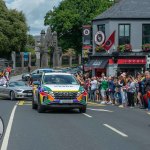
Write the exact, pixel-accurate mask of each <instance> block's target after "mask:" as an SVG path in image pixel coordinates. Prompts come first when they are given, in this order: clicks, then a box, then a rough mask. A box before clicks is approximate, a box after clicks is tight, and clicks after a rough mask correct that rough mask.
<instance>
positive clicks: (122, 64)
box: [108, 57, 146, 76]
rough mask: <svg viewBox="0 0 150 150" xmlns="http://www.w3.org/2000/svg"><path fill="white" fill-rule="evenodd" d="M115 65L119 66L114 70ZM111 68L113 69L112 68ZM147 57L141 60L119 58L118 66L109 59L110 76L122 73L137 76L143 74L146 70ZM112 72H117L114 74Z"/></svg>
mask: <svg viewBox="0 0 150 150" xmlns="http://www.w3.org/2000/svg"><path fill="white" fill-rule="evenodd" d="M114 65H116V66H117V69H116V70H115V69H113V67H114ZM110 66H111V67H110ZM145 66H146V57H140V58H136V57H134V58H119V59H118V61H117V64H114V62H113V59H109V65H108V67H109V68H111V69H109V70H108V71H109V75H119V74H121V73H122V72H126V73H127V74H130V75H133V76H135V75H136V74H137V73H138V72H140V73H143V71H144V70H145V69H146V68H145ZM112 70H113V71H114V70H115V71H116V72H112Z"/></svg>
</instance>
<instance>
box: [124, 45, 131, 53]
mask: <svg viewBox="0 0 150 150" xmlns="http://www.w3.org/2000/svg"><path fill="white" fill-rule="evenodd" d="M125 51H126V52H131V51H132V46H131V44H125Z"/></svg>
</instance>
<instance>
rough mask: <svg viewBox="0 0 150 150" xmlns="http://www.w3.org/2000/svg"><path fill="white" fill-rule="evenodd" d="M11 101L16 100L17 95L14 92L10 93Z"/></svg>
mask: <svg viewBox="0 0 150 150" xmlns="http://www.w3.org/2000/svg"><path fill="white" fill-rule="evenodd" d="M10 100H11V101H13V100H15V93H14V92H13V91H11V92H10Z"/></svg>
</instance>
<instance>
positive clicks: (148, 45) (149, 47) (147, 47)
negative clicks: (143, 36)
mask: <svg viewBox="0 0 150 150" xmlns="http://www.w3.org/2000/svg"><path fill="white" fill-rule="evenodd" d="M142 50H143V51H150V44H144V45H142Z"/></svg>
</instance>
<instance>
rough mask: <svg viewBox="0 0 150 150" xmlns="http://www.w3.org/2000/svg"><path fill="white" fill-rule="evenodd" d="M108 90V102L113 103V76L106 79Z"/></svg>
mask: <svg viewBox="0 0 150 150" xmlns="http://www.w3.org/2000/svg"><path fill="white" fill-rule="evenodd" d="M108 90H109V91H108V92H109V104H115V99H114V93H115V84H114V78H113V77H111V76H110V77H109V80H108Z"/></svg>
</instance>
